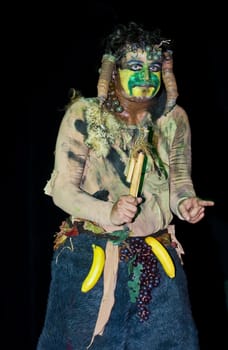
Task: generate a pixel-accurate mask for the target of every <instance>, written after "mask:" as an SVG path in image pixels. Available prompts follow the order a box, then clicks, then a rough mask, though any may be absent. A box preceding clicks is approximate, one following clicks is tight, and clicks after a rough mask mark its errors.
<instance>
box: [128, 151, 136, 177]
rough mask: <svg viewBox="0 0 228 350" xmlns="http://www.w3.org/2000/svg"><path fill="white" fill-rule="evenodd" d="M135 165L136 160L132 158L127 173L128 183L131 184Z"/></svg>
mask: <svg viewBox="0 0 228 350" xmlns="http://www.w3.org/2000/svg"><path fill="white" fill-rule="evenodd" d="M135 163H136V160H135V158H134V157H133V156H131V159H130V164H129V168H128V172H127V177H126V181H127V182H129V183H130V182H131V179H132V175H133V171H134V168H135Z"/></svg>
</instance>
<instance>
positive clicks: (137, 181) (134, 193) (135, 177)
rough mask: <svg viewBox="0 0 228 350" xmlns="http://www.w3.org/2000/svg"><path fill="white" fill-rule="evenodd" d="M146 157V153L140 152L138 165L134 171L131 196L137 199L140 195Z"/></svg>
mask: <svg viewBox="0 0 228 350" xmlns="http://www.w3.org/2000/svg"><path fill="white" fill-rule="evenodd" d="M144 157H145V155H144V153H143V152H139V154H138V158H137V161H136V164H135V166H134V171H133V175H132V181H131V186H130V195H132V196H133V197H137V195H138V190H139V184H140V179H141V174H142V167H143V162H144Z"/></svg>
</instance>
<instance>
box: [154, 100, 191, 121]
mask: <svg viewBox="0 0 228 350" xmlns="http://www.w3.org/2000/svg"><path fill="white" fill-rule="evenodd" d="M170 123H172V124H173V123H174V124H176V125H177V126H179V125H183V124H189V118H188V114H187V112H186V110H185V109H184V108H183V107H181V106H180V105H178V104H176V105H175V106H174V108H173V109H172V110H171V111H170V112H169V113H167V114H166V115H163V116H161V117H160V118H159V120H158V124H161V125H167V124H170Z"/></svg>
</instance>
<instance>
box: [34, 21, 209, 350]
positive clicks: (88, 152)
mask: <svg viewBox="0 0 228 350" xmlns="http://www.w3.org/2000/svg"><path fill="white" fill-rule="evenodd" d="M92 60H93V58H92V57H91V64H92V63H93V61H92ZM99 73H100V75H99V80H98V96H97V97H94V98H85V97H83V96H81V94H80V93H79V92H76V91H75V94H74V96H73V97H72V100H71V103H70V104H69V106H68V107H67V110H66V113H65V115H64V117H63V120H62V123H61V125H60V129H59V133H58V137H57V142H56V149H55V164H54V170H53V173H52V175H51V178H50V180H49V181H48V182H47V185H46V187H45V193H46V194H47V195H50V196H51V197H52V199H53V202H54V204H55V205H56V206H58V207H59V208H61V209H62V210H63V211H64V212H65V213H66V220H65V221H64V222H62V224H61V225H60V230H59V232H58V233H57V234H56V236H55V240H54V255H53V260H52V280H51V284H50V292H49V296H48V303H47V311H46V317H45V322H44V327H43V330H42V333H41V335H40V338H39V341H38V346H37V349H38V350H63V349H64V350H65V349H66V350H69V349H72V350H76V349H77V350H82V349H83V350H84V349H87V348H90V349H93V350H95V349H97V350H98V349H99V350H101V349H102V350H104V349H107V350H111V349H113V350H117V349H118V350H126V349H128V350H133V349H134V350H137V349H140V350H141V349H145V350H146V349H148V350H149V349H150V350H158V349H159V350H171V349H172V350H174V349H175V350H183V349H187V350H197V349H199V341H198V334H197V329H196V325H195V322H194V319H193V315H192V311H191V305H190V301H189V295H188V285H187V279H186V275H185V272H184V270H183V262H182V259H181V255H182V254H183V248H182V246H181V244H180V243H179V242H178V240H177V238H176V236H175V227H174V225H173V224H172V220H173V217H174V215H175V216H177V217H178V218H179V219H180V220H186V221H188V222H189V223H192V224H194V223H197V222H199V221H200V220H201V219H202V218H203V217H204V214H205V207H207V206H212V205H214V203H213V202H212V201H206V200H202V199H200V198H198V197H197V195H196V193H195V191H194V186H193V183H192V179H191V133H190V125H189V120H188V116H187V114H186V112H185V110H184V109H183V108H182V107H181V106H179V105H178V104H177V103H176V100H177V97H178V91H177V84H176V80H175V76H174V73H173V57H172V50H171V42H170V40H169V39H166V38H163V37H161V35H160V32H159V31H158V30H155V31H148V30H146V29H144V28H143V27H142V26H139V25H138V24H136V23H133V22H130V23H129V24H127V25H122V24H121V25H119V26H117V27H116V28H115V30H114V32H113V33H111V34H110V35H109V36H108V37H107V39H106V47H105V50H104V55H103V57H102V62H101V68H100V72H99Z"/></svg>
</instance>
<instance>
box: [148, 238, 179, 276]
mask: <svg viewBox="0 0 228 350" xmlns="http://www.w3.org/2000/svg"><path fill="white" fill-rule="evenodd" d="M145 241H146V243H147V244H149V245H150V246H151V248H152V250H153V253H154V254H155V255H156V257H157V258H158V260H159V261H160V263H161V265H162V267H163V269H164V270H165V272H166V274H167V275H168V276H169V277H170V278H173V277H175V266H174V263H173V260H172V258H171V256H170V255H169V252H168V251H167V249H166V248H165V247H164V246H163V244H161V243H160V242H159V241H158V240H157V239H156V238H154V237H151V236H149V237H146V238H145Z"/></svg>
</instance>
